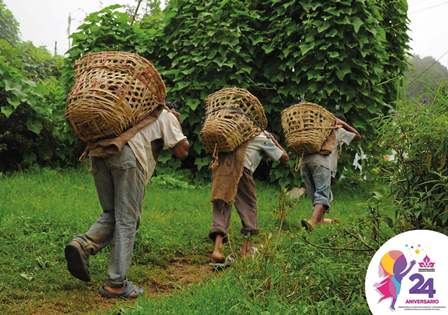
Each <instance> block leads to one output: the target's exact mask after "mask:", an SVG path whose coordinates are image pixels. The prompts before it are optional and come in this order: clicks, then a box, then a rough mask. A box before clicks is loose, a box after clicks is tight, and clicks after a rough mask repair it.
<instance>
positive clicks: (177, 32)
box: [65, 0, 407, 184]
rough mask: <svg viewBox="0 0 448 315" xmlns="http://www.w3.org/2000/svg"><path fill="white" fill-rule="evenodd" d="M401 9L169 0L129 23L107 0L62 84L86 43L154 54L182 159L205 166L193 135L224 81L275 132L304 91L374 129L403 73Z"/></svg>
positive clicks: (83, 34)
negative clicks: (179, 129) (177, 122)
mask: <svg viewBox="0 0 448 315" xmlns="http://www.w3.org/2000/svg"><path fill="white" fill-rule="evenodd" d="M405 13H406V2H405V1H398V2H394V3H393V4H388V2H386V1H382V2H377V1H358V2H353V1H350V0H344V1H338V2H319V3H317V2H316V1H308V0H307V1H301V2H300V3H296V2H295V1H282V2H279V1H273V0H257V1H241V0H230V1H227V0H226V1H215V2H206V3H204V2H203V1H197V0H187V1H174V0H173V1H170V3H169V5H168V7H167V9H166V10H165V11H164V13H160V12H158V11H156V12H155V14H153V15H147V16H145V17H144V18H143V19H142V20H141V21H137V22H136V23H134V24H132V23H131V19H130V18H129V16H128V15H127V14H126V13H124V12H119V7H118V6H111V7H108V8H105V9H103V10H101V11H99V12H97V13H93V14H91V15H89V16H88V17H87V18H86V20H85V23H84V24H83V25H81V26H80V28H79V30H78V31H77V32H76V33H75V34H73V36H72V38H73V48H72V49H71V50H70V51H69V54H68V58H67V60H66V61H67V63H66V74H65V75H66V77H67V78H68V80H67V82H68V83H67V86H68V87H69V86H70V85H71V83H72V81H71V76H72V72H71V66H72V63H73V62H74V61H75V60H76V59H78V58H79V57H80V56H81V55H82V54H84V53H86V52H88V51H95V50H105V49H108V50H111V49H116V50H124V51H134V52H138V53H140V54H141V55H143V56H145V57H147V58H148V59H150V60H152V61H153V62H154V63H155V65H156V67H157V69H158V70H159V71H160V72H161V73H162V76H163V78H164V80H165V82H166V84H167V86H168V98H169V99H170V100H175V101H177V102H179V103H181V104H182V106H181V108H180V112H181V114H182V118H183V126H184V127H185V131H186V132H187V136H188V137H189V138H190V139H191V140H192V141H191V142H192V150H191V157H190V159H189V161H187V164H184V166H187V167H189V168H190V169H192V170H193V171H194V172H195V173H199V174H201V173H202V174H207V173H208V171H207V165H208V164H209V161H210V157H209V156H207V154H206V153H205V151H204V149H203V146H202V145H201V143H200V141H199V137H198V135H199V130H200V128H201V123H202V117H203V115H204V106H203V102H204V100H205V98H206V96H207V95H208V94H210V93H211V92H214V91H216V90H218V89H221V88H223V87H229V86H239V87H242V88H247V89H249V90H250V91H251V92H252V93H253V94H254V95H256V96H257V97H258V98H260V100H261V102H262V103H263V104H264V108H265V110H266V113H267V116H268V119H269V123H270V127H271V129H272V130H273V131H274V132H275V133H277V134H281V127H280V115H279V113H280V112H281V110H282V109H284V108H285V107H287V106H288V105H290V104H292V103H295V102H298V98H300V97H305V98H306V99H308V100H312V101H315V102H318V103H320V104H322V105H324V106H325V107H327V108H328V109H329V110H331V111H332V112H336V113H344V114H345V115H346V116H347V118H348V120H349V121H350V122H351V123H352V124H354V125H355V127H357V128H359V129H360V130H361V132H364V133H365V134H366V135H368V136H369V137H372V136H373V133H374V130H375V128H373V126H372V118H375V117H377V116H378V115H379V114H382V113H385V112H387V110H388V109H389V105H390V104H387V103H390V101H391V100H393V99H394V97H395V94H396V87H397V85H396V84H394V85H391V84H389V83H384V84H382V83H383V82H391V78H394V79H395V78H400V77H401V76H402V74H403V73H402V72H403V70H404V63H403V62H398V61H397V60H402V56H403V55H404V53H405V49H406V41H407V35H406V25H407V20H406V15H405ZM391 16H392V17H393V19H392V18H391ZM392 26H393V32H392V31H391V28H392ZM114 30H115V31H114ZM192 30H194V32H193V31H192ZM386 39H388V40H391V41H392V44H389V43H388V42H387V41H386ZM392 64H393V65H394V67H392V66H391V65H392ZM168 163H172V162H171V161H170V162H168ZM292 164H293V162H291V168H292ZM172 166H174V164H173V165H172ZM267 177H270V178H271V181H275V182H280V183H281V184H288V183H291V179H292V178H293V177H294V176H292V174H291V171H290V169H288V168H284V167H281V168H279V167H274V168H273V171H270V172H268V176H267Z"/></svg>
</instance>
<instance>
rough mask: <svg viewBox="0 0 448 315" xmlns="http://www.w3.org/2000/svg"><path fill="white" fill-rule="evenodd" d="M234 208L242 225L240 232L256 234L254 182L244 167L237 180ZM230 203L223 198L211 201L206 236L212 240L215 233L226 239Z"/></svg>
mask: <svg viewBox="0 0 448 315" xmlns="http://www.w3.org/2000/svg"><path fill="white" fill-rule="evenodd" d="M235 208H236V210H237V211H238V214H239V216H240V219H241V223H242V225H243V227H242V228H241V233H242V234H244V235H246V236H250V235H254V234H258V229H257V197H256V194H255V182H254V179H253V177H252V174H251V173H250V171H249V170H248V169H246V168H244V171H243V175H242V176H241V179H240V181H239V182H238V191H237V194H236V198H235ZM231 211H232V205H231V204H229V203H227V202H225V201H223V200H214V201H213V213H212V215H213V222H212V227H211V229H210V232H209V234H208V236H209V237H210V238H211V239H212V240H213V241H214V240H215V238H216V235H218V234H219V235H222V236H223V237H224V240H225V241H226V240H227V230H228V228H229V226H230V214H231Z"/></svg>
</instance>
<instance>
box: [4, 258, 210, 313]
mask: <svg viewBox="0 0 448 315" xmlns="http://www.w3.org/2000/svg"><path fill="white" fill-rule="evenodd" d="M133 268H135V269H137V271H136V274H137V275H138V279H139V281H136V282H137V283H138V284H139V285H142V286H143V287H144V289H145V295H146V296H149V297H151V296H164V295H170V294H172V293H173V291H174V290H176V289H184V288H186V287H188V286H190V285H192V284H195V283H199V282H201V281H203V280H205V279H207V278H209V277H211V275H212V270H211V268H210V266H208V265H207V264H206V263H205V264H195V263H191V262H189V261H188V260H182V261H175V262H172V263H170V264H169V265H168V266H167V267H166V268H162V267H156V268H145V267H144V266H133ZM134 278H135V277H133V279H134ZM98 285H100V284H99V283H89V284H84V283H81V282H75V283H71V284H67V285H66V286H65V287H64V289H63V290H62V291H61V292H59V293H58V294H57V295H56V296H54V294H53V296H48V297H43V298H42V296H45V295H42V294H39V297H37V296H36V298H33V296H32V295H31V296H30V297H29V298H26V297H24V296H22V297H21V299H19V300H17V304H16V303H14V304H13V305H9V306H8V307H7V308H8V309H7V314H33V315H37V314H39V315H42V314H45V315H46V314H51V315H53V314H86V313H97V312H101V311H106V310H107V309H110V308H112V307H114V306H115V305H116V304H118V305H120V306H121V305H122V306H126V305H132V304H133V303H134V302H133V301H125V300H115V299H104V298H102V297H100V296H99V294H98V292H97V289H98Z"/></svg>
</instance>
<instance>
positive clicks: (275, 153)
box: [244, 131, 283, 173]
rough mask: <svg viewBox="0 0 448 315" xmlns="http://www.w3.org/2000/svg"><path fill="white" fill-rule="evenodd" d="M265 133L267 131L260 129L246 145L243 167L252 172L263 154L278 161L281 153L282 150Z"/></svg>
mask: <svg viewBox="0 0 448 315" xmlns="http://www.w3.org/2000/svg"><path fill="white" fill-rule="evenodd" d="M267 135H268V132H267V131H262V132H261V133H260V134H259V135H257V136H255V137H254V138H252V140H250V141H249V144H248V145H247V149H246V156H245V157H244V167H245V168H247V169H248V170H249V171H250V172H251V173H254V172H255V170H256V169H257V167H258V165H260V162H261V160H262V158H263V156H267V157H269V158H271V159H272V160H274V161H278V160H280V158H281V157H282V155H283V151H282V150H281V149H280V148H279V147H278V146H277V145H275V143H274V141H272V139H271V138H269V137H268V136H267Z"/></svg>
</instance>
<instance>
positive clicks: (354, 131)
mask: <svg viewBox="0 0 448 315" xmlns="http://www.w3.org/2000/svg"><path fill="white" fill-rule="evenodd" d="M336 125H340V126H342V128H344V129H345V130H347V131H350V132H352V133H354V134H355V135H356V138H357V139H362V136H361V134H360V133H359V131H358V130H356V129H355V128H354V127H352V126H350V125H349V124H347V123H346V122H345V121H343V120H341V119H339V118H336Z"/></svg>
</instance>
